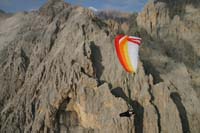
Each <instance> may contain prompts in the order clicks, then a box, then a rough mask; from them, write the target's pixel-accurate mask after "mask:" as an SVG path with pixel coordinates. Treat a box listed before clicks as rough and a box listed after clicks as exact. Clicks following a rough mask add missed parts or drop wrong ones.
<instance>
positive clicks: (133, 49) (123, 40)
mask: <svg viewBox="0 0 200 133" xmlns="http://www.w3.org/2000/svg"><path fill="white" fill-rule="evenodd" d="M140 44H141V38H139V37H135V36H127V35H117V36H116V38H115V48H116V53H117V56H118V59H119V61H120V63H121V64H122V66H123V68H124V69H125V70H126V71H127V72H129V73H136V70H137V65H138V51H139V46H140Z"/></svg>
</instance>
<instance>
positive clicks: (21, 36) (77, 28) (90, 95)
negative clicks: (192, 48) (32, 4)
mask: <svg viewBox="0 0 200 133" xmlns="http://www.w3.org/2000/svg"><path fill="white" fill-rule="evenodd" d="M0 33H1V34H0V40H1V41H0V91H1V97H0V114H1V115H0V132H61V133H62V132H72V133H74V132H76V133H78V132H95V133H96V132H102V133H106V132H107V133H112V132H113V133H122V132H123V133H130V132H135V133H142V132H145V133H157V132H158V133H159V132H176V133H181V132H194V133H195V132H196V133H198V132H199V131H200V128H199V124H200V118H199V116H200V109H199V107H200V103H199V100H198V98H197V95H196V93H195V91H194V90H193V88H192V85H191V84H192V81H191V78H190V74H189V73H188V70H187V67H186V66H185V65H184V64H181V63H177V64H176V63H175V62H174V64H176V66H175V68H174V69H172V70H171V71H170V72H169V73H165V74H163V75H162V78H163V81H162V82H161V81H160V80H158V81H159V82H157V83H156V84H155V81H154V80H155V79H154V78H153V77H155V76H154V75H153V74H154V73H151V74H148V75H146V73H147V71H148V70H146V67H143V63H142V62H140V63H139V69H138V72H137V73H136V74H135V76H134V75H131V74H127V73H126V72H124V70H123V68H122V67H121V66H120V65H119V62H118V60H117V57H116V56H115V49H114V44H113V40H114V37H115V34H116V33H114V32H113V29H111V28H110V26H109V25H107V24H106V23H105V22H104V21H102V20H100V19H99V18H97V17H96V16H95V15H94V14H93V13H92V12H91V11H90V10H88V9H84V8H82V7H74V6H72V5H69V4H66V3H64V2H63V1H61V0H60V1H57V2H55V1H54V0H51V1H48V3H47V4H46V5H44V6H43V7H41V8H40V10H39V11H38V12H30V13H18V14H15V15H13V16H11V17H9V18H7V19H4V20H3V21H2V22H1V25H0ZM142 50H144V49H142ZM145 50H146V49H145ZM156 54H157V53H156ZM163 58H164V57H163ZM164 59H165V58H164ZM164 59H163V60H164ZM144 66H146V62H145V64H144ZM144 68H145V69H144ZM168 69H169V68H168ZM151 72H152V71H151ZM151 75H153V77H152V76H151ZM128 105H129V106H132V108H133V109H134V111H135V115H134V117H131V118H120V117H119V113H121V112H124V111H126V110H127V109H128Z"/></svg>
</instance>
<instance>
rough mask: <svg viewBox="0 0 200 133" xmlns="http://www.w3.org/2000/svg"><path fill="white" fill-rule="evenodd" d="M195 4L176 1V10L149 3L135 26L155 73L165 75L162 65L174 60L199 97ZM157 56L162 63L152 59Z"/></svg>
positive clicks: (199, 56) (199, 59)
mask: <svg viewBox="0 0 200 133" xmlns="http://www.w3.org/2000/svg"><path fill="white" fill-rule="evenodd" d="M185 2H186V1H185ZM172 3H173V2H172ZM176 3H177V4H176ZM199 3H200V2H198V1H195V0H194V1H190V2H189V3H188V4H187V2H186V4H184V1H182V2H181V1H178V0H177V1H175V3H174V4H175V5H179V6H180V7H179V6H178V7H177V6H174V7H176V8H174V7H173V6H171V4H170V3H168V2H165V1H164V0H163V1H161V2H160V0H158V1H156V2H150V3H149V4H147V5H146V6H145V8H144V11H142V12H141V13H139V15H138V17H137V24H138V26H139V27H140V28H142V29H144V30H145V31H146V32H147V34H148V35H146V34H145V35H144V34H143V36H144V38H145V42H146V44H147V45H149V46H147V47H146V50H147V49H148V50H150V51H154V52H153V54H152V56H151V58H152V59H151V61H150V60H149V58H148V57H149V55H145V56H146V57H147V58H146V57H144V59H145V60H149V61H150V62H151V64H156V67H154V68H158V69H157V70H158V72H159V73H162V74H165V72H166V69H165V68H164V67H165V65H167V64H168V66H172V64H173V63H172V62H174V61H175V62H178V63H184V65H185V66H186V67H187V70H188V71H189V75H190V76H191V77H192V85H193V87H194V88H195V89H196V91H197V94H198V95H199V96H200V92H199V87H200V80H199V76H198V75H199V74H200V73H199V72H200V71H199V70H200V54H199V53H200V51H199V50H200V45H199V36H200V23H199V22H200V20H199V18H200V16H199V12H200V8H199ZM170 6H171V7H170ZM147 36H149V37H147ZM146 50H145V51H146ZM150 51H149V54H151V52H150ZM155 53H157V54H155ZM143 55H144V54H143ZM158 56H159V58H160V59H162V61H158V60H157V59H156V58H157V57H158ZM153 58H154V59H153ZM164 60H165V61H164ZM169 64H171V65H169ZM176 64H177V63H176ZM161 68H163V69H162V70H161Z"/></svg>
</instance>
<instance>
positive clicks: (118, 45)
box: [115, 35, 141, 117]
mask: <svg viewBox="0 0 200 133" xmlns="http://www.w3.org/2000/svg"><path fill="white" fill-rule="evenodd" d="M140 44H141V38H139V37H135V36H127V35H118V36H117V37H116V38H115V49H116V54H117V56H118V59H119V62H120V63H121V65H122V66H123V68H124V69H125V70H126V72H128V73H133V74H135V73H136V71H137V66H138V56H139V46H140ZM127 80H128V79H127ZM127 87H128V90H129V93H130V88H129V85H128V84H127ZM129 99H130V94H129ZM128 104H129V103H128ZM134 114H135V113H134V110H133V108H130V106H129V109H128V111H126V112H123V113H120V117H131V116H132V115H134Z"/></svg>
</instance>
